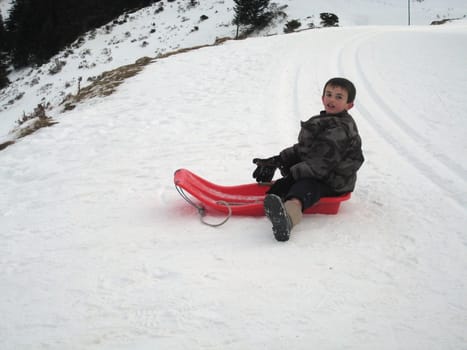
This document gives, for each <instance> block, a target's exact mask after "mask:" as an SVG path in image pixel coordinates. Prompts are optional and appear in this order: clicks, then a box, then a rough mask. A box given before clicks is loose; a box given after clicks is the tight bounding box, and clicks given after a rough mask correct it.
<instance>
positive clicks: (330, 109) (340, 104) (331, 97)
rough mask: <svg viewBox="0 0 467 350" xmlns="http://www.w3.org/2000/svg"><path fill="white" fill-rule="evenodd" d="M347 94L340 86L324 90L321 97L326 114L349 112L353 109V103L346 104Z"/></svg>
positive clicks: (330, 86) (329, 86)
mask: <svg viewBox="0 0 467 350" xmlns="http://www.w3.org/2000/svg"><path fill="white" fill-rule="evenodd" d="M348 97H349V94H348V93H347V90H345V89H343V88H341V87H340V86H332V85H328V86H326V87H325V89H324V96H323V97H322V101H323V105H324V109H325V111H326V113H328V114H337V113H341V112H343V111H344V110H347V111H348V110H349V109H350V108H352V107H353V102H347V98H348Z"/></svg>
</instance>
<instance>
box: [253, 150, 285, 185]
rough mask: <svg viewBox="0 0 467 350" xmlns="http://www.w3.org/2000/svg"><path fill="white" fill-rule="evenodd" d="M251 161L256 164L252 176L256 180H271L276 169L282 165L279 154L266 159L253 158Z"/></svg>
mask: <svg viewBox="0 0 467 350" xmlns="http://www.w3.org/2000/svg"><path fill="white" fill-rule="evenodd" d="M253 163H254V164H256V169H255V171H254V172H253V178H255V179H256V181H257V182H271V180H272V178H273V177H274V173H275V171H276V169H277V168H280V167H281V166H282V161H281V158H280V157H279V156H275V157H271V158H266V159H260V158H254V159H253Z"/></svg>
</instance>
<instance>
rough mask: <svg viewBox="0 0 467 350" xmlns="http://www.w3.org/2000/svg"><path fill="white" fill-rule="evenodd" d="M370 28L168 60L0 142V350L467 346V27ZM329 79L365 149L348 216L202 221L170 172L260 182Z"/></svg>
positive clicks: (256, 41)
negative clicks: (351, 95)
mask: <svg viewBox="0 0 467 350" xmlns="http://www.w3.org/2000/svg"><path fill="white" fill-rule="evenodd" d="M289 2H290V3H291V6H290V7H291V8H292V1H289ZM297 3H298V2H297ZM329 3H339V2H338V1H335V2H331V1H329ZM387 3H390V2H389V1H385V2H382V1H374V2H371V4H372V6H374V8H375V9H376V8H377V4H380V5H381V6H383V5H384V4H387ZM429 3H436V4H444V3H445V2H435V1H425V2H423V3H421V4H426V6H428V4H429ZM458 4H461V3H460V2H458ZM414 5H415V4H414ZM297 6H298V5H297ZM464 9H465V6H464ZM291 11H292V9H291ZM446 11H447V10H446ZM449 11H452V12H454V10H449ZM336 12H337V11H336ZM439 13H441V12H439ZM464 13H465V10H464ZM342 17H345V16H344V15H342ZM348 18H351V16H350V15H349V17H348ZM187 22H188V21H187ZM371 24H372V25H371V26H355V25H354V26H348V27H341V28H332V29H319V30H309V31H303V32H300V33H295V34H289V35H277V36H270V37H266V38H264V37H257V38H252V39H248V40H242V41H228V42H226V43H224V44H223V45H220V46H215V47H206V48H202V49H199V50H194V51H190V52H187V53H184V54H180V55H175V56H171V57H169V58H166V59H159V60H157V61H156V62H154V63H152V64H150V65H149V66H147V67H146V68H145V69H144V70H143V71H142V72H141V73H139V74H138V75H136V76H134V77H132V78H130V79H128V80H127V81H125V82H124V83H123V84H122V85H121V86H120V87H119V88H118V90H117V92H115V93H114V94H112V95H110V96H108V97H106V98H97V99H92V100H89V101H86V102H84V103H82V104H78V105H77V107H76V109H74V110H72V111H68V112H65V113H62V114H56V115H55V114H54V118H55V119H56V120H57V121H58V122H59V124H57V125H55V126H53V127H50V128H44V129H41V130H39V131H38V132H36V133H35V134H32V135H30V136H28V137H25V138H23V139H20V140H19V141H18V142H16V144H14V145H13V146H10V147H8V148H6V149H5V150H3V151H1V152H0V179H1V183H2V186H1V187H0V227H1V230H0V241H1V242H2V244H1V245H0V294H1V295H2V298H1V300H0V313H1V314H2V316H3V317H2V318H1V319H0V349H154V348H160V349H187V348H198V349H261V348H262V349H283V348H289V349H309V348H317V349H343V348H347V349H463V348H466V347H467V336H466V334H465V329H466V327H467V285H466V283H467V282H466V281H467V272H466V271H467V231H466V229H465V228H466V227H467V217H466V214H465V213H466V206H467V200H466V198H467V193H466V189H467V186H466V185H467V184H466V179H467V169H466V166H465V154H466V148H467V142H466V139H465V136H464V135H465V133H466V128H467V122H466V121H465V118H463V114H464V113H463V112H464V110H465V107H466V102H465V101H464V100H462V97H463V95H464V93H465V86H466V80H467V75H466V74H465V61H466V58H467V48H466V47H465V46H463V45H459V43H462V42H465V41H466V37H467V26H466V24H465V21H459V22H453V23H451V24H448V25H444V26H425V25H418V26H411V27H408V26H406V25H390V26H387V25H386V26H380V25H375V23H371ZM383 24H387V23H383ZM400 24H403V23H400ZM96 40H102V39H101V38H100V36H99V35H98V36H96ZM86 45H87V44H86ZM171 45H172V46H173V45H175V44H173V43H172V44H171ZM96 47H97V46H96ZM138 54H139V53H138ZM128 55H129V56H131V54H130V53H129V54H128ZM132 61H134V59H132ZM68 66H70V67H71V66H72V63H71V62H70V63H68V64H67V65H66V67H68ZM74 74H75V75H76V72H75V73H74ZM70 76H71V75H70ZM332 76H346V77H348V78H349V79H351V80H352V81H354V83H355V85H356V87H357V100H356V104H355V107H354V108H353V109H352V110H351V111H350V112H351V114H352V115H353V116H354V118H355V120H356V121H357V124H358V126H359V129H360V133H361V135H362V140H363V144H364V154H365V157H366V162H365V163H364V165H363V167H362V169H361V170H360V172H359V179H358V183H357V188H356V190H355V192H354V193H353V195H352V198H351V200H350V201H348V202H345V203H343V204H342V206H341V209H340V212H339V214H338V215H335V216H327V215H308V216H306V217H305V218H304V220H303V221H302V223H301V224H300V225H299V226H297V227H296V228H295V229H294V231H293V233H292V237H291V240H290V241H289V242H287V243H280V242H276V241H275V240H274V238H273V235H272V233H271V228H270V224H269V223H268V221H267V219H265V218H250V217H232V218H231V219H230V220H229V221H228V222H227V223H226V224H225V225H223V226H221V227H220V228H216V229H214V228H210V227H208V226H205V225H202V224H201V223H200V222H199V218H198V215H197V212H196V210H195V209H193V208H192V207H190V206H189V205H188V204H187V203H186V202H185V201H183V199H182V198H181V197H180V196H179V195H178V193H177V192H176V191H175V189H174V186H173V183H172V175H173V172H174V171H175V170H176V169H178V168H181V167H185V168H188V169H190V170H192V171H194V172H196V173H198V174H199V175H201V176H203V177H205V178H207V179H209V180H211V181H213V182H216V183H219V184H225V185H229V184H239V183H247V182H250V181H252V178H251V173H252V171H253V170H254V169H253V165H252V164H251V159H252V158H253V157H262V156H271V155H274V154H277V152H279V151H280V150H282V149H283V148H285V147H287V146H289V145H291V144H292V143H294V142H295V140H296V137H297V134H298V131H299V121H300V120H304V119H307V118H308V117H309V116H311V115H313V114H315V113H317V112H318V111H319V110H320V108H321V103H320V94H321V91H322V85H323V84H324V82H325V81H326V80H327V79H329V78H330V77H332ZM28 93H31V94H34V93H35V92H33V91H28ZM23 106H24V105H23ZM14 108H16V107H14ZM9 111H10V109H9V110H7V111H5V112H2V114H3V113H5V115H9V114H8V113H9ZM1 118H3V115H0V119H1ZM5 124H7V123H6V122H5ZM6 129H7V128H6V127H5V130H6ZM222 218H223V217H222V216H219V215H217V214H216V213H212V212H209V213H208V218H207V220H211V221H213V222H216V221H220V220H221V219H222Z"/></svg>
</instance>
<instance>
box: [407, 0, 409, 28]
mask: <svg viewBox="0 0 467 350" xmlns="http://www.w3.org/2000/svg"><path fill="white" fill-rule="evenodd" d="M407 6H408V16H409V18H408V21H409V25H410V0H407Z"/></svg>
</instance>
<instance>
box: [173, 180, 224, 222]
mask: <svg viewBox="0 0 467 350" xmlns="http://www.w3.org/2000/svg"><path fill="white" fill-rule="evenodd" d="M175 189H176V190H177V192H178V193H179V194H180V196H182V198H183V199H184V200H186V201H187V202H188V204H190V205H192V206H193V207H195V208H196V210H198V214H199V219H200V221H201V222H202V223H203V224H205V225H207V226H211V227H219V226H222V225H224V224H225V223H226V222H227V221H228V220H229V219H230V217H231V216H232V208H231V206H230V204H229V203H227V202H226V201H217V202H216V203H217V204H222V205H225V206H226V207H227V210H228V211H229V212H228V214H227V217H226V218H225V219H224V220H222V221H221V222H219V223H217V224H213V223H209V222H207V221H205V220H204V218H205V216H206V208H205V207H204V206H203V205H201V204H200V205H198V204H196V203H195V202H193V201H192V200H191V199H190V197H188V195H187V194H186V193H185V192H184V191H183V189H182V188H181V187H180V186H177V185H175Z"/></svg>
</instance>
